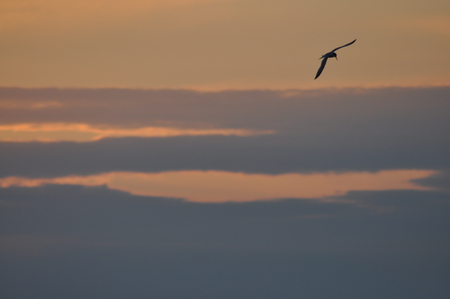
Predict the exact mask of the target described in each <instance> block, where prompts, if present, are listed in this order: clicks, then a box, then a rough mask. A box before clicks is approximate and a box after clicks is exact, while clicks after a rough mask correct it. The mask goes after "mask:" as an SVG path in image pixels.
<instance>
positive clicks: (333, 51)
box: [331, 39, 356, 52]
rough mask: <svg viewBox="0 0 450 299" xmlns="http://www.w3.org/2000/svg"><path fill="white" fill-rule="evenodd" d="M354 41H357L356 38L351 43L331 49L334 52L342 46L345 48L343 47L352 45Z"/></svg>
mask: <svg viewBox="0 0 450 299" xmlns="http://www.w3.org/2000/svg"><path fill="white" fill-rule="evenodd" d="M354 42H356V39H355V40H354V41H352V42H351V43H348V44H345V45H343V46H340V47H338V48H336V49H334V50H333V51H331V52H334V51H336V50H339V49H340V48H343V47H347V46H350V45H351V44H353V43H354Z"/></svg>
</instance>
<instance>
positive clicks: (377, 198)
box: [0, 185, 450, 253]
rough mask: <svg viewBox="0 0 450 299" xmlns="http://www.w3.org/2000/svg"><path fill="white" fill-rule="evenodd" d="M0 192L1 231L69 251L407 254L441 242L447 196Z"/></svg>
mask: <svg viewBox="0 0 450 299" xmlns="http://www.w3.org/2000/svg"><path fill="white" fill-rule="evenodd" d="M0 193H1V198H2V200H1V212H2V217H1V223H2V227H3V228H4V229H3V232H2V236H3V237H7V236H17V237H19V236H22V238H25V237H26V236H34V237H36V238H38V237H42V236H49V237H51V236H53V237H52V238H53V239H54V238H55V237H58V236H61V237H64V243H63V244H65V245H64V246H67V244H68V243H69V242H68V241H67V240H73V246H75V247H76V246H78V245H77V244H80V246H87V245H88V244H89V242H92V241H94V243H92V246H94V245H95V246H97V245H99V246H100V245H101V243H104V244H105V245H104V246H106V247H109V246H121V247H122V246H125V247H126V246H129V245H130V246H137V247H140V246H144V247H150V248H151V247H154V246H156V248H158V247H160V246H162V247H160V248H165V247H169V248H170V247H173V248H174V249H175V248H178V247H180V248H185V247H186V246H187V247H186V248H195V247H196V246H201V247H203V246H206V247H205V248H210V246H212V247H211V248H214V246H218V248H223V249H233V248H236V249H239V248H241V249H245V248H247V249H250V248H252V249H253V250H258V248H259V249H260V250H265V251H266V250H271V249H277V250H284V249H289V248H291V249H295V250H301V251H305V252H309V251H310V250H313V251H315V250H318V251H323V252H328V251H332V252H333V251H343V252H354V251H359V250H362V251H363V252H372V251H379V250H381V251H384V250H387V249H388V248H384V246H389V250H393V251H394V252H395V251H404V252H408V253H413V252H416V253H419V252H421V251H423V250H432V249H433V248H434V247H433V246H438V247H437V248H435V249H436V250H438V249H439V248H441V249H443V248H444V247H445V246H447V247H448V246H450V244H449V243H448V238H447V237H446V236H447V233H448V227H449V226H448V225H444V224H445V223H446V222H448V217H447V214H448V212H449V208H450V206H449V203H450V197H449V194H448V193H440V192H433V191H417V190H414V191H413V190H410V191H401V190H393V191H354V192H351V193H348V194H344V195H341V196H336V197H330V198H329V199H330V201H317V200H311V199H285V200H276V201H256V202H248V203H191V202H186V201H182V200H177V199H171V198H163V197H149V196H136V195H130V194H128V193H124V192H119V191H113V190H109V189H107V188H106V187H80V186H65V185H60V186H58V185H47V186H42V187H33V188H18V187H11V188H1V189H0ZM331 199H333V200H331ZM419 227H420V228H419ZM430 233H432V235H430ZM52 238H50V239H49V240H52ZM5 240H6V239H5ZM33 240H35V241H33V242H37V241H36V239H33ZM373 241H378V242H379V243H378V244H376V245H375V244H373V243H372V242H373ZM51 242H52V243H51V244H53V245H52V247H53V246H54V242H55V241H54V240H53V241H51ZM408 242H414V243H415V244H416V246H415V247H414V246H412V247H411V246H410V244H408ZM96 244H97V245H96ZM327 244H328V245H332V247H328V245H327ZM438 244H440V245H438ZM445 244H446V245H445ZM444 245H445V246H444ZM95 246H94V247H95ZM235 246H236V247H235ZM260 246H262V247H260ZM395 246H399V247H397V248H396V247H395ZM442 246H444V247H442ZM25 248H29V247H25Z"/></svg>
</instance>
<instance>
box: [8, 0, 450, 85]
mask: <svg viewBox="0 0 450 299" xmlns="http://www.w3.org/2000/svg"><path fill="white" fill-rule="evenodd" d="M355 38H357V39H358V40H357V42H356V43H355V44H354V45H352V46H351V47H349V48H346V49H342V50H340V51H339V53H338V54H339V58H340V60H339V61H330V62H329V65H328V66H327V68H326V71H325V72H324V73H323V75H322V76H321V77H320V80H316V81H314V80H311V79H312V78H314V75H315V72H316V70H317V68H318V66H319V61H318V60H317V59H318V58H319V57H320V56H321V55H322V54H324V53H326V52H328V51H330V50H332V49H334V48H336V47H338V46H340V45H343V44H345V43H348V42H350V41H352V40H353V39H355ZM0 40H1V41H2V42H1V45H0V54H1V55H0V69H1V72H0V80H1V82H2V85H3V86H5V85H6V86H23V87H132V88H202V89H228V88H234V89H236V88H239V89H248V88H263V89H266V88H318V87H324V86H327V87H330V86H332V87H336V86H379V85H383V86H392V85H402V86H405V85H408V86H409V85H447V84H449V82H450V74H449V71H448V70H449V69H450V57H449V56H448V52H449V50H450V4H449V3H448V1H441V0H430V1H418V0H409V1H406V0H394V1H350V0H349V1H347V0H341V1H335V0H324V1H322V0H320V1H293V0H217V1H216V0H169V1H162V0H161V1H159V0H157V1H151V0H147V1H144V0H142V1H135V0H134V1H123V0H112V1H106V0H78V1H72V0H3V1H2V2H1V4H0Z"/></svg>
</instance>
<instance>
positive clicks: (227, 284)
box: [0, 186, 450, 299]
mask: <svg viewBox="0 0 450 299" xmlns="http://www.w3.org/2000/svg"><path fill="white" fill-rule="evenodd" d="M0 199H1V201H0V211H1V217H0V227H1V251H0V264H1V267H0V269H1V270H0V278H1V279H0V281H1V282H0V285H1V289H2V298H19V297H33V298H44V297H45V298H61V297H68V298H80V297H83V298H98V297H99V296H100V297H108V298H123V297H127V298H148V297H152V298H199V297H204V298H206V297H208V298H211V297H214V298H235V297H239V298H274V297H277V295H278V296H281V297H283V298H298V297H308V298H327V297H333V298H380V297H390V298H393V297H394V298H424V297H427V296H432V297H433V298H442V299H443V298H447V296H448V295H449V294H450V288H449V286H448V283H447V282H448V279H449V277H450V272H449V269H450V268H449V267H450V258H449V254H448V252H450V242H449V239H448V235H449V233H450V231H449V228H450V223H449V217H448V215H449V212H450V196H449V194H447V193H438V192H425V191H385V192H369V191H366V192H352V193H349V194H347V195H345V196H341V197H335V198H334V199H335V200H337V201H343V200H346V202H347V203H342V202H341V203H336V202H334V203H323V202H322V203H320V202H317V201H313V200H308V199H285V200H276V201H267V202H250V203H221V204H203V203H202V204H199V203H190V202H185V201H182V200H178V199H167V198H154V197H143V196H133V195H129V194H127V193H123V192H118V191H111V190H108V189H107V188H105V187H95V188H92V187H90V188H87V187H79V186H45V187H39V188H4V189H0Z"/></svg>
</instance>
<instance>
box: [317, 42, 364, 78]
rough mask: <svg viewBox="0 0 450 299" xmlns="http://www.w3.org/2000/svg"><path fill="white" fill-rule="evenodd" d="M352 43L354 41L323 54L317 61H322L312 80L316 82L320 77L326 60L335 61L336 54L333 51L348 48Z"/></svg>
mask: <svg viewBox="0 0 450 299" xmlns="http://www.w3.org/2000/svg"><path fill="white" fill-rule="evenodd" d="M354 42H356V39H355V40H354V41H352V42H351V43H348V44H345V45H343V46H340V47H338V48H336V49H334V50H333V51H331V52H328V53H327V54H324V55H323V56H322V57H320V58H319V59H322V63H321V64H320V67H319V69H318V70H317V74H316V77H315V78H314V80H316V79H317V78H318V77H319V76H320V74H322V71H323V69H324V68H325V64H327V60H328V58H331V57H334V58H336V60H337V54H336V53H334V52H335V51H337V50H339V49H340V48H343V47H347V46H350V45H351V44H353V43H354Z"/></svg>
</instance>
